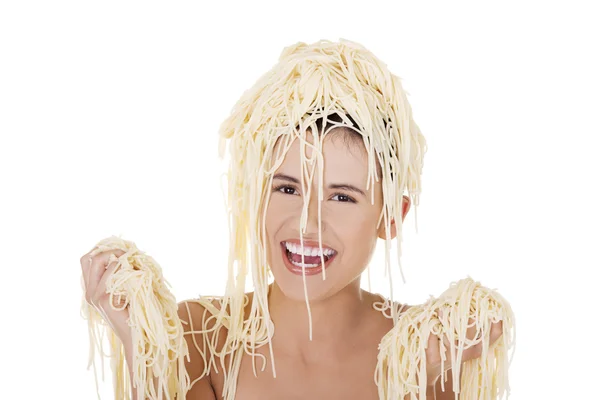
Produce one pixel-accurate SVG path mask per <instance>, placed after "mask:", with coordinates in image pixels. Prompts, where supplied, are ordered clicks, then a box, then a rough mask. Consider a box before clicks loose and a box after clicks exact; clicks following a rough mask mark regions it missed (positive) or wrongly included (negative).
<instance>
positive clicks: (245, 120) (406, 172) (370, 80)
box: [201, 39, 426, 399]
mask: <svg viewBox="0 0 600 400" xmlns="http://www.w3.org/2000/svg"><path fill="white" fill-rule="evenodd" d="M332 115H337V116H338V118H337V119H335V118H333V119H329V118H328V117H330V116H332ZM318 121H323V122H325V123H323V127H324V129H323V134H322V135H319V132H320V131H321V129H320V126H318V124H320V122H318ZM328 122H329V123H328ZM339 126H344V127H346V129H351V130H354V131H355V132H357V133H358V134H360V135H361V137H362V139H363V143H364V145H365V149H366V151H367V157H368V168H369V172H368V182H367V190H369V187H370V186H371V185H373V184H374V183H375V182H376V181H379V178H380V177H379V176H378V174H377V168H376V167H377V166H380V168H381V179H382V189H383V208H382V211H381V214H380V217H379V222H381V221H382V220H383V223H384V224H385V232H386V240H385V268H386V275H387V276H388V278H389V288H390V298H389V300H388V301H387V302H388V303H387V304H384V306H383V307H382V311H384V314H385V310H386V309H387V310H389V313H390V315H389V316H388V317H389V318H392V319H393V321H394V323H395V322H396V320H397V318H398V312H399V310H398V308H397V307H395V306H393V285H392V279H391V270H390V269H391V267H390V250H391V238H390V222H391V221H392V219H393V220H394V221H395V223H396V225H397V235H398V238H397V241H396V243H397V254H398V266H399V269H400V273H401V275H402V279H403V280H404V274H403V273H402V266H401V263H400V257H401V255H402V252H401V242H402V197H403V196H402V195H403V193H404V192H405V191H407V192H408V195H409V196H410V197H411V200H412V204H413V205H414V207H415V228H416V224H417V220H416V208H417V207H418V205H419V195H420V193H421V178H420V176H421V172H422V168H423V157H424V154H425V152H426V142H425V138H424V137H423V135H422V134H421V132H420V130H419V127H418V126H417V124H416V123H415V122H414V120H413V117H412V111H411V107H410V105H409V103H408V100H407V96H406V93H405V92H404V90H403V88H402V85H401V82H400V78H399V77H397V76H396V75H394V74H392V73H391V72H390V71H389V70H388V69H387V66H386V64H384V63H383V62H382V61H380V60H379V59H378V58H377V57H375V55H373V54H372V53H371V52H370V51H369V50H367V49H366V48H365V47H363V46H362V45H360V44H358V43H356V42H352V41H349V40H345V39H340V41H339V42H331V41H327V40H321V41H318V42H316V43H313V44H310V45H309V44H306V43H303V42H298V43H296V44H294V45H292V46H288V47H286V48H284V50H283V51H282V53H281V55H280V57H279V61H278V63H277V64H276V65H275V66H274V67H273V68H272V69H271V70H270V71H268V72H267V73H266V74H264V75H263V76H262V77H261V78H260V79H258V81H257V82H256V83H255V84H254V86H252V87H251V88H250V89H248V90H247V91H245V92H244V94H243V95H242V97H241V98H240V99H239V100H238V101H237V103H236V104H235V106H234V107H233V109H232V111H231V114H230V116H229V117H228V118H226V119H225V120H224V121H223V123H222V124H221V127H220V130H219V134H220V145H219V154H220V156H221V158H223V157H224V155H225V151H226V146H227V145H228V146H229V155H230V161H229V162H230V166H229V170H228V194H227V206H228V210H227V211H228V215H229V228H230V252H229V260H228V280H227V285H226V290H225V295H224V296H222V297H212V298H208V297H206V298H203V299H204V300H202V299H201V300H202V301H201V303H202V304H203V305H204V306H205V307H206V308H207V310H208V311H209V312H210V313H211V314H212V317H211V318H209V320H212V321H213V322H214V320H216V326H217V327H216V331H215V332H218V330H219V329H220V328H221V327H224V328H226V329H227V338H226V341H225V345H224V346H223V348H222V349H220V350H217V349H216V340H214V336H213V338H212V339H206V340H205V345H207V346H208V347H209V348H210V354H203V356H204V359H205V361H206V363H205V365H206V369H205V373H208V369H209V367H210V365H211V364H212V365H214V363H215V359H214V357H215V356H218V357H219V358H220V362H221V365H222V366H223V369H224V370H225V377H224V379H225V386H224V393H223V395H224V397H225V398H226V399H233V398H234V396H235V386H236V379H235V378H236V376H237V372H238V370H239V366H240V363H241V357H242V354H243V353H242V351H244V352H246V353H247V354H249V355H251V356H252V357H253V363H252V364H253V368H254V373H255V374H256V365H255V359H254V357H262V358H263V369H264V365H265V364H264V362H265V361H266V360H264V356H263V355H261V354H256V353H255V349H256V348H257V347H260V346H262V345H265V344H269V349H270V355H271V359H272V365H273V375H274V376H275V375H276V373H275V360H274V359H273V358H274V357H273V350H272V347H271V337H272V336H273V333H274V329H275V327H274V325H273V323H272V321H271V318H270V315H269V308H268V302H267V294H268V293H267V291H268V278H269V268H268V263H267V247H266V246H267V244H266V240H265V238H266V232H265V226H264V220H265V212H266V209H267V207H266V206H267V205H268V203H269V197H270V192H271V191H270V190H269V189H270V187H271V182H272V178H273V174H274V172H275V170H276V169H277V168H278V167H279V166H280V165H281V163H282V162H283V158H284V157H285V154H286V153H287V151H288V150H289V147H290V146H291V143H292V142H293V140H294V139H296V138H297V139H298V140H300V141H301V153H302V157H303V158H302V162H303V168H302V169H301V170H302V175H304V173H305V171H307V172H308V175H309V176H308V178H307V179H306V181H307V184H306V187H305V186H303V187H302V191H303V198H304V199H305V204H304V209H303V213H302V218H301V222H300V224H301V226H300V232H301V241H302V240H303V239H302V232H303V228H304V227H305V226H306V217H307V206H308V201H307V200H308V198H310V189H311V187H312V184H311V183H312V179H313V178H314V173H315V168H316V170H317V172H318V173H319V174H322V171H323V168H322V165H323V156H322V143H323V139H324V137H325V136H326V134H327V133H328V132H329V131H330V130H331V129H333V128H336V127H339ZM307 130H310V131H311V132H312V135H313V137H314V139H315V140H313V143H309V142H308V141H307V140H305V138H304V134H305V133H306V132H307ZM278 139H281V141H282V146H277V147H278V148H275V143H276V141H277V140H278ZM306 146H309V147H312V148H313V152H312V157H311V159H308V158H306V157H305V148H306ZM301 182H305V178H304V176H302V177H301ZM320 182H323V179H320ZM322 192H323V190H322V187H320V188H319V193H318V196H319V202H318V203H319V223H320V219H321V218H320V200H321V199H322ZM371 193H372V196H371V202H372V203H373V201H374V199H373V193H374V191H373V190H371ZM319 231H320V229H319ZM319 233H320V232H319ZM321 243H322V242H321V237H320V236H319V244H320V245H321ZM249 271H250V272H251V278H252V283H253V286H254V289H255V290H254V295H253V296H252V301H251V304H250V312H249V316H248V318H245V317H244V308H245V306H246V305H247V304H248V303H249V299H248V296H246V295H245V284H246V277H247V274H248V272H249ZM322 271H323V272H322V274H323V278H324V279H325V277H326V275H325V274H326V273H325V269H323V270H322ZM304 279H305V278H304ZM304 285H305V293H306V281H304ZM215 299H216V300H218V301H219V302H220V307H219V308H218V309H217V308H215V306H214V305H213V304H212V301H214V300H215ZM307 309H308V313H309V321H310V322H309V323H310V325H311V327H310V328H311V329H310V331H309V332H310V334H312V320H311V319H310V306H309V303H308V299H307ZM207 324H208V321H205V322H204V323H203V325H204V326H203V331H204V332H207V331H208V329H207ZM227 355H230V356H231V358H230V360H229V365H228V366H225V364H224V362H225V361H224V360H225V356H227Z"/></svg>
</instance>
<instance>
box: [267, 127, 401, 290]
mask: <svg viewBox="0 0 600 400" xmlns="http://www.w3.org/2000/svg"><path fill="white" fill-rule="evenodd" d="M337 129H339V128H336V129H334V130H333V131H331V133H329V134H328V135H327V136H326V137H325V139H324V141H323V163H324V169H323V180H324V182H323V200H322V203H321V239H322V244H323V250H324V253H323V254H324V255H325V256H327V257H326V263H325V268H326V270H325V272H326V279H325V280H323V273H322V263H321V257H320V255H319V254H318V253H317V254H315V253H316V252H317V250H318V248H319V224H318V219H319V215H318V204H317V201H318V190H319V189H318V187H319V186H318V185H319V184H320V182H319V177H318V176H319V175H318V167H315V174H314V178H313V182H312V189H311V193H310V202H309V207H308V217H307V222H306V231H305V233H304V234H303V240H304V246H305V252H304V257H305V258H304V262H305V276H306V288H307V292H308V298H309V299H310V300H317V299H323V298H326V297H329V296H331V295H333V294H335V293H337V292H339V291H340V290H342V289H343V288H344V287H346V286H347V285H348V284H350V283H351V282H353V281H355V280H357V278H359V277H360V275H361V273H362V272H363V270H364V269H365V268H366V266H367V265H368V263H369V261H370V259H371V256H372V254H373V251H374V249H375V245H376V241H377V237H378V236H380V237H381V236H382V235H383V237H385V230H384V229H385V228H384V226H383V225H384V224H383V222H382V223H381V224H380V227H379V229H378V226H377V223H378V220H379V215H380V213H381V209H382V205H383V197H382V188H381V182H380V181H381V179H380V181H379V182H376V183H375V185H372V186H371V188H370V190H374V191H375V196H374V200H375V204H371V193H370V191H367V189H366V184H367V177H368V164H367V153H366V150H365V148H364V145H363V144H362V140H360V141H353V142H351V143H350V145H348V144H347V141H346V140H344V137H343V135H346V133H343V132H341V133H342V135H339V134H337V133H338V132H335V133H336V134H335V135H332V134H333V133H334V131H335V130H337ZM306 137H307V141H308V142H309V143H312V141H313V140H312V134H310V133H309V134H308V135H307V136H306ZM351 139H352V138H351ZM278 145H281V142H279V143H278ZM300 150H301V143H300V142H299V141H298V140H297V139H295V140H294V142H293V143H292V145H291V147H290V149H289V151H288V152H287V154H286V156H285V159H284V160H283V163H282V164H281V165H280V167H279V168H278V169H277V170H276V172H275V175H274V178H273V185H272V187H271V198H270V201H269V204H268V207H267V214H266V221H265V223H266V233H267V238H268V244H267V250H268V261H269V265H270V266H271V270H272V272H273V276H274V278H275V281H276V283H277V285H278V286H279V287H280V288H281V290H282V291H283V293H285V295H286V296H287V297H289V298H291V299H295V300H304V285H303V278H302V264H301V262H302V259H301V256H300V255H295V254H294V253H300V252H301V250H300V218H301V213H302V209H303V204H304V199H303V197H302V187H301V185H300V183H299V182H300V179H301V175H300V168H301V165H302V163H301V156H300ZM305 151H306V156H307V158H311V157H312V149H311V148H309V147H308V146H307V147H306V150H305ZM315 162H316V161H315ZM309 171H310V168H309ZM307 176H308V173H307V172H305V174H304V180H305V181H307ZM406 211H408V210H406ZM382 221H383V220H382ZM393 232H394V233H393V235H395V229H393ZM294 246H295V249H294ZM308 247H310V248H311V249H315V248H316V249H317V250H314V251H312V252H311V253H310V254H311V256H307V249H308ZM289 249H291V250H292V251H290V250H289ZM332 251H333V254H331V253H332ZM313 255H314V256H313ZM357 282H358V281H357Z"/></svg>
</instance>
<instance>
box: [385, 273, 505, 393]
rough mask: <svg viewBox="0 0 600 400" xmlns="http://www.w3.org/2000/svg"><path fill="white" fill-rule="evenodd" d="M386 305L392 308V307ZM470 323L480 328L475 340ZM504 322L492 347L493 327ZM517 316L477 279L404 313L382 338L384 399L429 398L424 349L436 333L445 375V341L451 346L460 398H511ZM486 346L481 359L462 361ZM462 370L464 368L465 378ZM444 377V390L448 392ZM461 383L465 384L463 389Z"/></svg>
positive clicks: (470, 280)
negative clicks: (467, 353) (472, 349)
mask: <svg viewBox="0 0 600 400" xmlns="http://www.w3.org/2000/svg"><path fill="white" fill-rule="evenodd" d="M386 306H388V307H389V306H390V305H389V304H387V305H386ZM469 319H472V321H473V323H474V324H475V329H476V335H475V338H474V339H469V338H467V328H468V327H469V325H468V324H469ZM498 321H502V330H503V332H502V336H501V340H498V341H496V342H495V343H493V344H492V345H491V346H490V343H489V338H490V329H491V326H492V323H494V322H498ZM514 328H515V323H514V314H513V312H512V309H511V307H510V304H508V302H507V301H506V300H505V299H504V298H503V297H502V296H500V294H498V293H497V292H495V291H493V290H490V289H488V288H485V287H484V286H481V284H480V283H479V282H475V281H474V280H473V279H472V278H470V277H469V278H466V279H462V280H460V281H458V282H455V283H453V284H452V285H451V286H450V288H448V289H447V290H446V291H445V292H444V293H442V295H441V296H440V297H438V298H433V297H431V298H430V299H429V300H428V301H427V302H426V303H424V304H422V305H417V306H412V307H410V308H408V309H407V310H406V311H405V312H403V313H402V314H401V316H400V318H399V319H398V321H397V323H396V324H395V326H394V328H392V330H390V331H389V332H388V333H387V334H386V335H385V336H384V337H383V339H382V340H381V343H380V344H379V354H378V357H377V368H376V371H375V382H376V383H377V387H378V390H379V398H380V399H405V398H406V397H405V396H406V395H410V397H409V398H410V399H419V400H426V397H425V395H426V390H427V379H426V378H427V375H426V370H425V368H426V362H425V361H426V355H425V350H426V347H427V344H428V340H429V336H430V335H431V334H433V335H437V336H438V337H439V338H440V342H439V343H440V358H441V359H442V364H441V365H440V372H442V371H446V368H445V365H444V364H445V360H444V358H445V352H446V348H445V345H444V341H443V340H441V339H442V338H443V336H444V335H445V336H446V337H447V338H448V341H449V343H450V354H451V357H452V359H451V360H449V362H450V363H451V371H452V379H453V382H452V387H453V388H454V391H455V393H456V398H459V397H458V393H459V392H460V399H461V400H472V399H484V400H489V399H497V398H502V396H503V395H504V394H507V395H508V394H510V386H509V384H508V375H507V372H508V366H509V364H510V362H512V355H511V360H510V361H509V360H508V359H507V354H508V349H510V348H511V347H512V348H513V353H512V354H513V355H514V349H515V348H514V347H513V344H514V339H515V333H516V331H515V329H514ZM478 343H482V353H481V356H480V357H478V358H475V359H471V360H468V361H466V362H464V364H463V361H462V354H463V351H464V350H466V349H468V348H470V347H472V346H476V345H477V344H478ZM461 368H464V371H463V373H462V378H461V380H460V382H459V377H461ZM444 380H445V378H444V379H442V388H444ZM459 383H460V385H459Z"/></svg>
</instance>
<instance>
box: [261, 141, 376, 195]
mask: <svg viewBox="0 0 600 400" xmlns="http://www.w3.org/2000/svg"><path fill="white" fill-rule="evenodd" d="M331 133H334V132H333V131H332V132H331ZM345 135H348V133H344V132H343V131H338V132H335V133H334V134H327V135H326V136H325V138H324V139H323V144H322V153H321V154H322V157H323V166H324V171H323V172H324V175H325V180H326V181H327V180H328V176H330V177H331V178H333V179H335V178H340V177H354V180H355V181H357V183H358V182H361V181H363V182H366V179H367V175H368V159H367V151H366V149H365V147H364V144H363V143H362V141H361V142H358V141H357V140H355V139H349V138H347V137H346V138H345V137H344V136H345ZM304 138H305V140H306V142H307V144H306V145H304V146H303V142H302V140H300V139H299V138H297V137H293V138H291V137H288V138H284V137H280V138H279V139H278V142H277V143H276V145H275V149H274V152H273V157H272V161H271V162H272V163H274V162H275V161H276V159H275V158H277V157H282V153H283V152H284V151H285V150H286V148H288V147H289V148H288V150H287V152H285V155H283V159H282V163H281V164H280V165H279V168H278V169H277V170H276V171H275V173H277V172H286V173H287V174H294V175H299V173H300V168H301V167H302V165H303V161H304V160H305V159H312V160H313V163H314V162H316V161H317V158H318V157H319V154H318V153H317V151H318V150H317V148H313V145H314V144H315V139H314V137H313V135H312V133H311V132H307V133H306V134H305V136H304ZM358 139H361V138H360V137H358ZM290 140H291V143H290ZM316 140H317V141H318V140H320V138H317V139H316ZM285 145H287V146H286V147H284V146H285ZM317 147H318V146H317ZM309 164H311V163H310V162H309Z"/></svg>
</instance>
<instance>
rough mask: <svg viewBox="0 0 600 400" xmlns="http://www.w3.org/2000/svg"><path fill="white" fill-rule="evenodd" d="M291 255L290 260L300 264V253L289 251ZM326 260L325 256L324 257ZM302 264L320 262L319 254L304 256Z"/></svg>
mask: <svg viewBox="0 0 600 400" xmlns="http://www.w3.org/2000/svg"><path fill="white" fill-rule="evenodd" d="M289 254H290V255H291V259H292V261H294V262H296V263H298V264H301V263H302V255H301V254H296V253H289ZM325 260H326V261H327V257H325ZM304 264H321V257H320V256H304Z"/></svg>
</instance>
